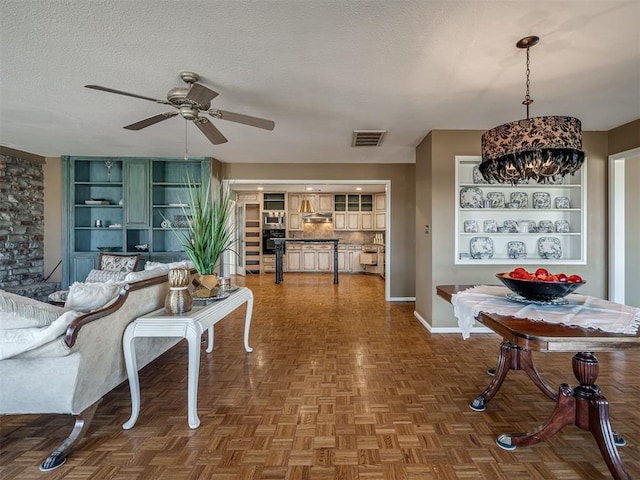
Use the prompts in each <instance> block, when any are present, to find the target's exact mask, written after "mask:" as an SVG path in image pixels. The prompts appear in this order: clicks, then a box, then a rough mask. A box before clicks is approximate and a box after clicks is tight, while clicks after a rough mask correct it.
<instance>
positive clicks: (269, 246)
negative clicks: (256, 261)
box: [262, 228, 286, 255]
mask: <svg viewBox="0 0 640 480" xmlns="http://www.w3.org/2000/svg"><path fill="white" fill-rule="evenodd" d="M285 234H286V231H285V230H282V229H274V228H265V229H264V230H262V253H263V254H264V255H275V253H276V244H275V242H274V241H273V239H274V238H285Z"/></svg>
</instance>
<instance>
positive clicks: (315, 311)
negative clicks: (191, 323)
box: [0, 274, 640, 480]
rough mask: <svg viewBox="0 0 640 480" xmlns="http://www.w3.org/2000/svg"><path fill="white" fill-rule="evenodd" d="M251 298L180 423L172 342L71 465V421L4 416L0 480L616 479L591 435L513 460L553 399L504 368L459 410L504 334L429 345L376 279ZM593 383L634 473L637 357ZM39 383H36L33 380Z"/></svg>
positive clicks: (176, 353)
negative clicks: (490, 388) (489, 392)
mask: <svg viewBox="0 0 640 480" xmlns="http://www.w3.org/2000/svg"><path fill="white" fill-rule="evenodd" d="M237 283H239V284H245V283H246V285H247V286H248V287H250V288H251V289H252V290H253V291H254V295H255V300H256V304H255V308H254V315H253V323H252V329H251V337H250V344H251V345H252V346H253V347H254V352H253V353H251V354H246V353H245V352H244V349H243V346H242V340H241V338H242V328H243V319H244V308H241V309H239V310H238V311H236V312H234V313H233V314H232V315H233V317H234V320H233V321H224V322H221V323H220V324H218V325H217V326H216V333H215V336H216V346H215V349H214V352H213V353H212V354H210V355H209V354H206V353H205V352H204V349H203V353H202V363H201V371H200V385H199V398H198V412H199V415H200V420H201V422H202V423H201V425H200V427H199V428H198V429H196V430H191V429H190V428H189V427H188V425H187V401H186V400H187V392H186V385H187V348H186V344H185V343H182V344H180V345H178V346H176V347H174V348H173V349H172V350H170V351H169V352H167V353H166V354H164V355H163V356H162V357H160V358H158V359H157V360H155V361H154V362H153V363H152V364H151V365H150V366H148V367H146V368H145V369H143V370H142V372H141V374H140V382H141V391H142V407H141V413H140V417H139V419H138V422H137V424H136V426H135V427H134V428H133V429H132V430H128V431H126V430H123V429H122V427H121V425H122V423H123V422H124V421H126V420H127V419H128V418H129V414H130V399H129V387H128V384H127V382H125V383H123V384H122V385H120V386H119V387H118V388H116V389H115V390H114V391H112V392H111V393H109V394H108V395H107V396H106V397H105V398H104V401H103V402H102V404H101V405H100V406H99V407H98V410H97V413H96V417H95V419H94V424H93V426H92V428H91V430H90V431H89V434H88V435H87V436H86V438H85V439H84V441H83V442H82V443H81V444H80V446H79V449H78V450H76V451H75V452H74V453H73V454H72V455H71V456H70V457H69V458H68V460H67V463H66V464H65V465H63V466H62V467H61V468H59V469H58V470H55V471H53V472H50V473H48V474H43V473H41V472H40V471H39V470H38V466H39V464H40V463H41V461H42V460H43V459H44V458H45V457H46V456H47V455H48V454H49V453H50V451H51V450H52V449H53V448H55V447H56V446H57V445H58V444H59V443H60V442H61V441H62V440H63V439H64V437H66V435H67V434H68V433H69V431H70V429H71V426H72V422H71V419H70V418H69V417H64V416H55V415H41V416H3V417H0V429H1V442H2V444H1V449H0V477H1V478H2V479H41V478H47V479H51V480H53V479H61V478H64V479H89V478H90V479H122V480H134V479H145V480H146V479H153V480H156V479H167V480H180V479H185V480H186V479H211V480H281V479H287V480H305V479H310V480H332V479H343V480H436V479H437V480H444V479H447V480H449V479H459V480H471V479H473V480H476V479H540V480H542V479H544V480H550V479H562V480H579V479H580V480H584V479H610V478H611V476H610V474H609V472H608V470H607V467H606V465H605V464H604V461H603V460H602V458H601V456H600V453H599V451H598V449H597V446H596V443H595V441H594V440H593V439H592V437H591V436H590V434H588V433H586V432H584V431H581V430H579V429H577V428H575V427H569V428H565V429H564V430H563V431H562V432H560V433H559V434H558V435H556V436H555V437H553V438H552V439H551V440H550V441H548V442H545V443H543V444H539V445H535V446H532V447H527V448H519V449H517V450H515V451H513V452H507V451H504V450H502V449H500V448H499V447H498V446H496V444H495V439H496V436H497V435H499V434H500V433H507V432H518V431H527V430H530V429H531V428H532V427H535V426H537V425H539V424H541V423H543V421H544V420H546V419H547V417H548V416H549V414H550V413H551V411H552V409H553V404H552V402H551V401H550V400H548V399H547V398H546V397H545V396H544V395H543V394H542V393H541V392H539V391H538V390H537V388H536V387H535V386H533V384H532V383H531V382H530V381H529V380H528V378H527V377H526V375H525V374H524V373H522V372H511V373H510V374H509V376H508V377H507V380H506V382H505V384H504V386H503V387H502V390H501V391H500V392H499V393H498V394H497V395H496V397H495V398H494V399H493V400H492V401H491V403H489V405H488V407H487V411H486V412H484V413H477V412H473V411H471V410H470V409H469V407H468V404H469V402H470V401H471V400H472V399H473V398H474V397H475V396H476V395H477V394H478V393H480V392H481V391H482V390H483V389H484V388H485V387H486V385H487V384H488V382H489V377H487V375H486V373H485V371H486V369H487V368H488V367H490V366H492V365H494V363H495V361H496V359H497V355H498V345H499V343H500V338H499V337H497V336H496V335H492V334H481V335H473V336H472V338H471V339H469V340H466V341H463V340H462V338H461V336H460V335H459V334H450V335H433V336H432V335H430V334H429V332H428V331H426V330H425V329H424V327H422V325H420V323H419V322H418V321H417V320H416V319H415V318H414V316H413V311H414V304H413V303H411V302H404V303H385V301H384V293H383V292H384V284H383V281H382V280H381V279H380V278H378V277H372V276H363V275H354V276H349V275H342V276H341V277H340V285H333V284H332V281H331V275H324V274H287V275H286V276H285V281H284V283H282V284H281V285H275V284H274V282H273V275H268V276H267V275H262V276H257V275H256V276H250V277H248V278H246V279H242V278H239V279H237ZM598 357H599V359H600V364H601V371H600V376H599V384H600V386H601V387H602V390H603V392H604V394H605V395H606V396H607V398H608V400H609V402H610V410H611V417H612V423H613V427H614V428H615V429H617V430H619V431H620V433H622V434H623V435H624V437H625V439H626V440H627V443H628V445H627V446H626V447H623V448H620V454H621V457H622V459H623V461H624V462H625V464H626V467H627V469H628V471H629V473H630V475H631V477H632V478H640V447H639V446H640V410H639V409H638V408H637V405H638V403H637V402H638V398H640V354H639V353H638V352H626V353H615V354H600V355H598ZM570 358H571V355H568V354H562V353H559V354H538V355H537V356H536V358H535V359H536V362H537V364H538V367H539V370H540V371H541V373H542V374H543V376H544V377H545V378H546V379H547V380H548V381H549V383H551V384H554V385H556V384H559V383H560V382H568V383H571V384H573V383H574V377H573V374H572V372H571V366H570ZM42 388H46V386H44V385H43V387H42Z"/></svg>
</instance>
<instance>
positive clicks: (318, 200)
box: [288, 193, 333, 213]
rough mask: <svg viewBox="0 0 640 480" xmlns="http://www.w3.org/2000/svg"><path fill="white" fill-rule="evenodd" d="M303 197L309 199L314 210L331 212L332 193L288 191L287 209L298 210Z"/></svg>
mask: <svg viewBox="0 0 640 480" xmlns="http://www.w3.org/2000/svg"><path fill="white" fill-rule="evenodd" d="M304 199H306V200H309V203H310V204H311V208H312V209H313V211H314V212H322V213H327V212H333V195H332V194H329V193H290V194H289V201H288V210H290V211H294V210H295V211H298V212H299V211H300V205H301V204H302V200H304Z"/></svg>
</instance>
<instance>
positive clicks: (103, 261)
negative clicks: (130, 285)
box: [100, 253, 139, 272]
mask: <svg viewBox="0 0 640 480" xmlns="http://www.w3.org/2000/svg"><path fill="white" fill-rule="evenodd" d="M138 258H139V256H138V255H108V254H104V253H103V254H101V255H100V270H116V271H118V272H132V271H133V269H134V268H136V264H137V263H138Z"/></svg>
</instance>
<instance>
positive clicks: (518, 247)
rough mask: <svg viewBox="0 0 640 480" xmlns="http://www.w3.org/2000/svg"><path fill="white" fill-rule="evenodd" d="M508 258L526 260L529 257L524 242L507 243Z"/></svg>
mask: <svg viewBox="0 0 640 480" xmlns="http://www.w3.org/2000/svg"><path fill="white" fill-rule="evenodd" d="M507 256H508V257H509V258H524V257H526V256H527V247H526V246H525V244H524V242H520V241H513V242H507Z"/></svg>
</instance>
